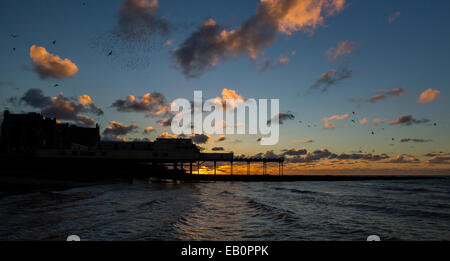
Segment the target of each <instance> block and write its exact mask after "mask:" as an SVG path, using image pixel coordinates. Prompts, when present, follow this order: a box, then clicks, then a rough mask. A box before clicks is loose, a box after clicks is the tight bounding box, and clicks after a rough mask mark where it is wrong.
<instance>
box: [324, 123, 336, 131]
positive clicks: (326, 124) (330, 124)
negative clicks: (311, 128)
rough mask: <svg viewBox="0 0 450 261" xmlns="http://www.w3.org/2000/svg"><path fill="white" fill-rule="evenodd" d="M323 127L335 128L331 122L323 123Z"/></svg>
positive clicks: (327, 128)
mask: <svg viewBox="0 0 450 261" xmlns="http://www.w3.org/2000/svg"><path fill="white" fill-rule="evenodd" d="M323 128H324V129H326V130H334V129H336V124H334V123H333V122H327V123H325V125H324V126H323Z"/></svg>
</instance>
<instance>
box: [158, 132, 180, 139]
mask: <svg viewBox="0 0 450 261" xmlns="http://www.w3.org/2000/svg"><path fill="white" fill-rule="evenodd" d="M159 137H160V138H163V139H178V136H176V135H172V134H170V133H168V132H163V133H162V134H161V135H160V136H159Z"/></svg>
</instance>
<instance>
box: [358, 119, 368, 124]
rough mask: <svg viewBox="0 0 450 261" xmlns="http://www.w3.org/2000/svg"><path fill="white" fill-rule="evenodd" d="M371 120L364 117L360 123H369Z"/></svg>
mask: <svg viewBox="0 0 450 261" xmlns="http://www.w3.org/2000/svg"><path fill="white" fill-rule="evenodd" d="M368 122H369V121H368V120H367V118H363V119H362V120H360V121H359V124H361V125H365V124H367V123H368Z"/></svg>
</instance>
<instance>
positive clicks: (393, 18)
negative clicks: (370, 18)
mask: <svg viewBox="0 0 450 261" xmlns="http://www.w3.org/2000/svg"><path fill="white" fill-rule="evenodd" d="M400 15H401V13H400V11H397V12H395V13H393V14H391V15H390V16H389V17H388V22H389V23H390V24H392V23H393V22H395V21H396V20H397V19H398V18H400Z"/></svg>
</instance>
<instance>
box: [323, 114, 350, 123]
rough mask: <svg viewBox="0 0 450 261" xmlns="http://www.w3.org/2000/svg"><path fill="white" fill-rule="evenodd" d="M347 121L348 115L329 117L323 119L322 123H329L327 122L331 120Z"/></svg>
mask: <svg viewBox="0 0 450 261" xmlns="http://www.w3.org/2000/svg"><path fill="white" fill-rule="evenodd" d="M347 119H348V114H344V115H334V116H331V117H328V118H323V119H322V122H329V121H332V120H338V121H341V120H347Z"/></svg>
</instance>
